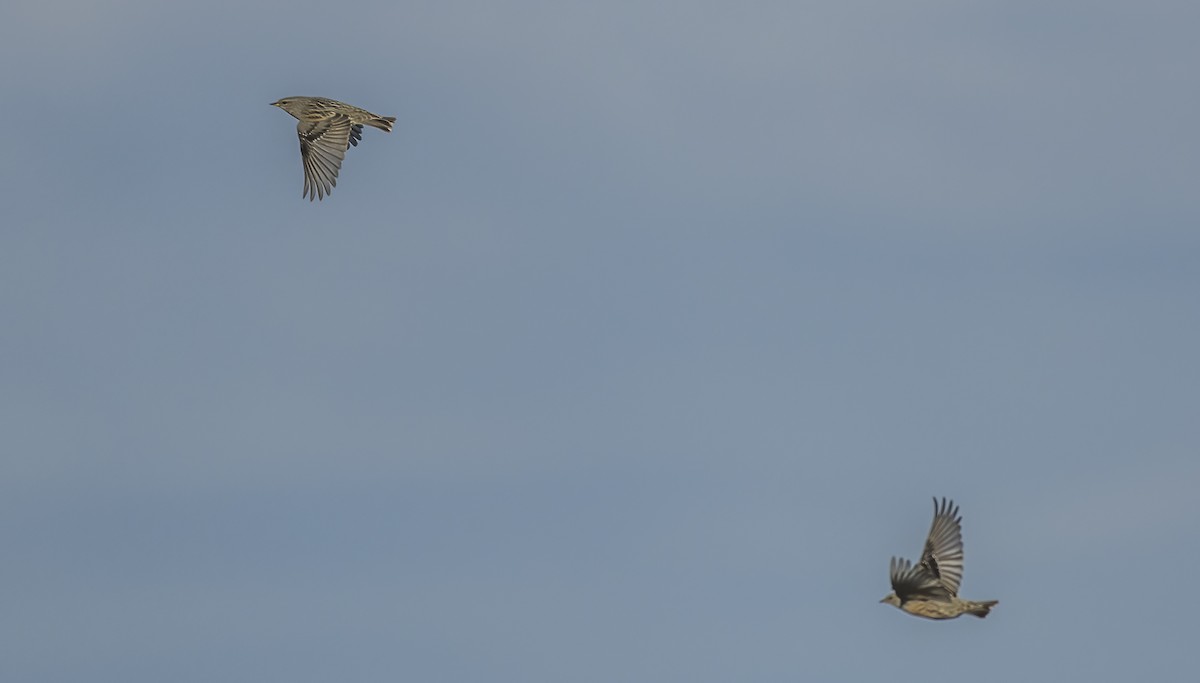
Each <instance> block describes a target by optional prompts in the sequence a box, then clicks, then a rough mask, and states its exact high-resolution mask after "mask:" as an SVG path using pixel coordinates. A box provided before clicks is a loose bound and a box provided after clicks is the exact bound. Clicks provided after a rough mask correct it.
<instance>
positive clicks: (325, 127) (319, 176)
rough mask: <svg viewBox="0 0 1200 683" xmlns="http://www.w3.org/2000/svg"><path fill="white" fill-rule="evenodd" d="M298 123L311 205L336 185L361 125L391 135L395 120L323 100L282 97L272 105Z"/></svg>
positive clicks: (393, 117) (305, 178)
mask: <svg viewBox="0 0 1200 683" xmlns="http://www.w3.org/2000/svg"><path fill="white" fill-rule="evenodd" d="M271 106H272V107H279V108H280V109H282V110H284V111H286V112H287V113H289V114H291V115H292V116H294V117H296V118H297V119H298V120H299V121H300V123H298V124H296V134H297V135H299V136H300V159H301V161H303V162H304V194H303V195H301V196H302V197H308V200H309V201H310V202H311V201H312V200H314V199H324V198H325V195H328V194H330V193H331V192H333V187H334V186H335V185H337V176H338V171H339V170H341V168H342V158H343V157H345V156H346V150H348V149H350V148H351V147H352V146H353V147H357V146H358V142H359V141H360V140H362V131H363V125H364V124H365V125H368V126H371V127H372V128H378V129H379V130H382V131H383V132H385V133H390V132H392V124H393V123H395V122H396V117H395V116H380V115H378V114H372V113H371V112H369V111H367V110H366V109H359V108H358V107H354V106H351V105H349V104H346V103H345V102H338V101H337V100H331V99H329V98H326V97H285V98H283V99H281V100H276V101H275V102H272V103H271Z"/></svg>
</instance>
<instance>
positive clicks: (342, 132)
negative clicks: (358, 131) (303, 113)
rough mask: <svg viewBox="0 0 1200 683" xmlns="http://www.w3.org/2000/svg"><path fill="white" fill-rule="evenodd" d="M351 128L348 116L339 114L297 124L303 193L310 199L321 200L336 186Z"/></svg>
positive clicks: (348, 144) (347, 146)
mask: <svg viewBox="0 0 1200 683" xmlns="http://www.w3.org/2000/svg"><path fill="white" fill-rule="evenodd" d="M351 129H352V125H351V123H350V119H349V118H348V117H346V116H345V115H342V114H336V115H334V116H330V117H328V118H324V119H320V120H317V121H301V122H300V123H299V124H297V126H296V133H297V134H298V135H299V136H300V158H301V160H302V161H303V162H304V195H305V196H307V197H308V198H309V200H310V201H311V200H312V199H314V198H317V199H324V198H325V195H327V194H329V193H330V192H332V191H333V188H334V186H335V185H337V176H338V171H339V170H341V168H342V159H343V158H345V156H346V150H347V149H348V148H349V147H350V133H351Z"/></svg>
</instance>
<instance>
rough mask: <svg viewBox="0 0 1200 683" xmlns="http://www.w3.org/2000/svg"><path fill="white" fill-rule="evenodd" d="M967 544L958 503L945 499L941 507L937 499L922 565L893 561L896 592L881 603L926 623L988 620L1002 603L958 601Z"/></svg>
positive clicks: (902, 560) (894, 588) (896, 559)
mask: <svg viewBox="0 0 1200 683" xmlns="http://www.w3.org/2000/svg"><path fill="white" fill-rule="evenodd" d="M962 572H963V542H962V517H960V516H959V514H958V506H956V505H955V504H954V501H948V500H946V499H945V498H943V499H942V504H941V506H940V507H939V506H938V500H937V498H934V499H933V526H932V527H931V528H930V529H929V538H927V539H925V552H923V553H921V561H920V562H918V563H917V564H916V565H913V564H912V563H911V562H909V561H908V560H905V559H903V558H899V557H893V558H892V563H891V577H892V592H891V593H889V594H888V596H887V597H885V598H884V599H882V600H880V601H879V602H886V603H887V604H889V605H895V606H896V607H899V608H900V609H902V610H904V611H905V612H908V613H909V614H915V615H917V616H918V617H925V618H926V619H954V618H955V617H958V616H960V615H962V614H964V613H965V614H973V615H975V616H977V617H979V618H980V619H982V618H983V617H986V616H987V615H988V612H989V611H991V609H992V607H993V606H995V605H997V604H999V603H1000V601H999V600H984V601H982V602H975V601H974V600H963V599H962V598H960V597H958V585H959V584H960V583H962Z"/></svg>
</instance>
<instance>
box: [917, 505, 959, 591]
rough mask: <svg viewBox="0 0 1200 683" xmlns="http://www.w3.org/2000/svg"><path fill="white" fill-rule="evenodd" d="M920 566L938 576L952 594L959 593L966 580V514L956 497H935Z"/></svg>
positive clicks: (930, 573)
mask: <svg viewBox="0 0 1200 683" xmlns="http://www.w3.org/2000/svg"><path fill="white" fill-rule="evenodd" d="M920 567H921V568H922V569H923V570H924V571H925V573H927V574H928V575H930V576H932V577H934V578H935V579H937V580H938V581H939V582H941V584H942V586H944V587H945V589H946V591H947V592H948V593H949V594H950V595H958V587H959V585H960V584H961V583H962V573H963V542H962V517H961V516H959V514H958V506H956V505H955V504H954V502H953V501H949V500H946V499H945V498H943V499H942V502H941V505H940V506H939V505H938V500H937V498H934V499H933V526H931V527H930V529H929V537H928V538H927V539H925V551H924V552H923V553H921V562H920Z"/></svg>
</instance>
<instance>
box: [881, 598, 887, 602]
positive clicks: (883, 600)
mask: <svg viewBox="0 0 1200 683" xmlns="http://www.w3.org/2000/svg"><path fill="white" fill-rule="evenodd" d="M879 602H887V598H884V599H882V600H880V601H879Z"/></svg>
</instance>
